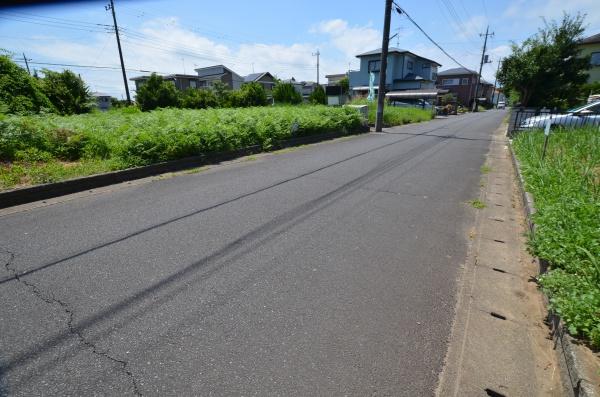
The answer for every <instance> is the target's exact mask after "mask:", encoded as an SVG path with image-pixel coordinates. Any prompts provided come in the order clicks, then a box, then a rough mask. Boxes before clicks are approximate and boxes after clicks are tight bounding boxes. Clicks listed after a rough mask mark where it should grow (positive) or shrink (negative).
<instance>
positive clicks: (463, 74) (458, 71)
mask: <svg viewBox="0 0 600 397" xmlns="http://www.w3.org/2000/svg"><path fill="white" fill-rule="evenodd" d="M478 75H479V73H477V72H476V71H474V70H471V69H465V68H454V69H448V70H444V71H441V72H440V73H438V77H437V87H438V88H441V89H444V90H448V91H449V92H450V93H452V94H454V95H455V96H456V99H457V101H458V103H459V104H462V105H465V106H469V107H470V106H472V105H473V99H474V98H475V87H476V86H477V76H478ZM493 92H494V86H493V84H491V83H488V82H487V81H485V80H484V79H480V81H479V89H478V90H477V96H478V97H479V98H480V99H479V101H480V102H481V101H483V102H491V100H492V93H493Z"/></svg>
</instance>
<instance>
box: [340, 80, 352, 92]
mask: <svg viewBox="0 0 600 397" xmlns="http://www.w3.org/2000/svg"><path fill="white" fill-rule="evenodd" d="M338 84H339V85H340V86H341V87H342V94H348V92H350V80H349V79H348V76H346V77H343V78H342V79H341V80H340V81H339V82H338Z"/></svg>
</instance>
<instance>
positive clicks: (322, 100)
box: [308, 85, 327, 105]
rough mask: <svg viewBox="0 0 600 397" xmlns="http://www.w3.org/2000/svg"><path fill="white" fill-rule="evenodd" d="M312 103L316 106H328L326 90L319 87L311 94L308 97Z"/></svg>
mask: <svg viewBox="0 0 600 397" xmlns="http://www.w3.org/2000/svg"><path fill="white" fill-rule="evenodd" d="M308 100H309V101H310V103H312V104H315V105H327V95H325V89H324V88H323V86H322V85H317V87H316V88H315V90H314V91H313V92H311V93H310V96H309V97H308Z"/></svg>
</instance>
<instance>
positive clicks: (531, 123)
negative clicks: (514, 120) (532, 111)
mask: <svg viewBox="0 0 600 397" xmlns="http://www.w3.org/2000/svg"><path fill="white" fill-rule="evenodd" d="M548 121H550V125H551V126H562V127H580V126H586V125H600V102H593V103H588V104H586V105H583V106H579V107H576V108H573V109H570V110H567V111H566V113H546V114H540V115H538V116H533V117H529V118H526V119H525V120H524V121H523V122H521V124H519V126H520V128H544V127H545V126H546V124H547V123H548Z"/></svg>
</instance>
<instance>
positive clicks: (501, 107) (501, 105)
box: [496, 101, 506, 109]
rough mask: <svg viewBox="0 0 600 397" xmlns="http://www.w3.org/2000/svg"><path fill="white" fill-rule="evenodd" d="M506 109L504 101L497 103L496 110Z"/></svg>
mask: <svg viewBox="0 0 600 397" xmlns="http://www.w3.org/2000/svg"><path fill="white" fill-rule="evenodd" d="M504 108H506V103H505V102H504V101H499V102H498V105H497V106H496V109H504Z"/></svg>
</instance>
